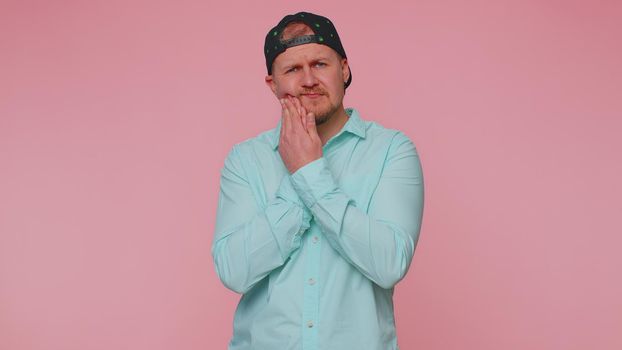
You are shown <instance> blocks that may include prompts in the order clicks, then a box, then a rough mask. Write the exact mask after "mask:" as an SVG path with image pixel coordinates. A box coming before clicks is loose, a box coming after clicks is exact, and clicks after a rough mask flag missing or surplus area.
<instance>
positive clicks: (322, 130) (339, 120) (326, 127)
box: [317, 105, 348, 146]
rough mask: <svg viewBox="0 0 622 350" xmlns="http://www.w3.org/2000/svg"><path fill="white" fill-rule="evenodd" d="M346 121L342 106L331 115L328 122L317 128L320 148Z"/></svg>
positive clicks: (346, 116) (346, 117)
mask: <svg viewBox="0 0 622 350" xmlns="http://www.w3.org/2000/svg"><path fill="white" fill-rule="evenodd" d="M347 121H348V114H347V113H346V111H345V109H344V108H343V105H342V106H341V107H340V108H339V109H338V110H337V111H336V112H335V114H333V115H332V116H331V117H330V118H328V120H327V121H326V122H325V123H323V124H321V125H318V126H317V133H318V135H319V136H320V139H321V140H322V146H323V145H325V144H326V142H328V140H330V138H331V137H333V136H335V135H336V134H337V133H338V132H339V131H341V129H342V128H343V126H344V125H345V124H346V122H347Z"/></svg>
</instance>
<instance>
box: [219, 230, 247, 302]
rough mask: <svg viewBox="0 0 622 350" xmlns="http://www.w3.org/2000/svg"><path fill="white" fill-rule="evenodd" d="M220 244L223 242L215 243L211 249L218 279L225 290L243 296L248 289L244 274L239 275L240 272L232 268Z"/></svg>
mask: <svg viewBox="0 0 622 350" xmlns="http://www.w3.org/2000/svg"><path fill="white" fill-rule="evenodd" d="M221 243H224V242H217V243H216V244H215V245H214V248H213V249H212V258H213V261H214V266H215V267H216V274H217V275H218V279H220V282H222V284H223V285H224V286H225V287H226V288H227V289H229V290H231V291H233V292H235V293H238V294H244V293H246V292H247V291H248V290H249V289H250V286H248V284H247V283H246V280H247V279H246V273H241V271H238V270H236V269H234V268H233V266H232V265H231V264H230V263H229V258H228V256H227V254H226V252H225V251H224V250H225V249H224V246H223V244H221Z"/></svg>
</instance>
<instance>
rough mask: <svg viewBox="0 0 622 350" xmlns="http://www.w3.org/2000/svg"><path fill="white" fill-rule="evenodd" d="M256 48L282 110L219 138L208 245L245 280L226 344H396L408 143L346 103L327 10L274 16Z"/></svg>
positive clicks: (346, 75)
mask: <svg viewBox="0 0 622 350" xmlns="http://www.w3.org/2000/svg"><path fill="white" fill-rule="evenodd" d="M264 54H265V56H266V66H267V70H268V76H267V77H266V78H265V80H266V84H267V85H268V87H269V88H270V89H271V90H272V92H273V93H274V95H275V96H276V97H277V98H278V99H279V101H280V103H281V106H282V117H281V119H280V121H279V124H278V126H277V127H276V128H274V129H272V130H269V131H266V132H263V133H261V134H260V135H258V136H256V137H255V138H252V139H249V140H246V141H244V142H241V143H238V144H236V145H235V146H233V148H232V149H231V151H230V152H229V154H228V156H227V158H226V160H225V164H224V167H223V169H222V172H221V187H220V195H219V200H218V213H217V219H216V230H215V231H216V232H215V237H214V242H213V246H212V255H213V258H214V263H215V265H216V270H217V273H218V276H219V278H220V279H221V281H222V282H223V283H224V285H225V286H227V287H228V288H229V289H231V290H233V291H235V292H237V293H241V294H243V295H242V298H241V300H240V302H239V305H238V307H237V310H236V313H235V318H234V325H233V338H232V339H231V341H230V343H229V349H230V350H250V349H254V350H272V349H275V350H276V349H278V350H285V349H304V350H313V349H323V350H327V349H335V350H350V349H356V350H365V349H369V350H389V349H398V347H397V337H396V332H395V321H394V313H393V299H392V298H393V287H394V286H395V284H396V283H397V282H399V281H400V280H401V279H402V278H403V277H404V275H405V274H406V272H407V270H408V267H409V266H410V263H411V261H412V257H413V253H414V249H415V246H416V243H417V240H418V237H419V230H420V226H421V218H422V213H423V177H422V173H421V166H420V162H419V158H418V155H417V152H416V149H415V147H414V145H413V143H412V142H411V141H410V140H409V139H408V138H407V137H406V136H405V135H404V134H403V133H401V132H399V131H397V130H391V129H386V128H384V127H382V126H380V125H379V124H377V123H374V122H370V121H365V120H363V119H361V118H360V116H359V113H358V112H357V111H356V110H355V109H352V108H348V109H344V107H343V97H344V94H345V89H346V87H347V86H348V85H349V84H350V82H351V81H352V74H351V71H350V66H349V63H348V60H347V57H346V53H345V51H344V49H343V46H342V45H341V41H340V39H339V36H338V35H337V31H336V30H335V27H334V26H333V24H332V22H331V21H330V20H328V19H327V18H325V17H322V16H318V15H315V14H311V13H307V12H300V13H297V14H294V15H288V16H286V17H285V18H283V20H281V21H280V22H279V24H278V25H277V26H276V27H274V28H273V29H272V30H270V32H268V34H267V36H266V40H265V46H264Z"/></svg>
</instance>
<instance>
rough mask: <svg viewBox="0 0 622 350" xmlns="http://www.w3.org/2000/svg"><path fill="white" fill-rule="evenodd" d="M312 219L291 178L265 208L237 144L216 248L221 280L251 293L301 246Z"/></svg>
mask: <svg viewBox="0 0 622 350" xmlns="http://www.w3.org/2000/svg"><path fill="white" fill-rule="evenodd" d="M310 220H311V213H310V212H309V210H308V209H306V207H304V205H303V204H302V202H301V201H300V198H299V197H298V195H297V194H296V192H295V190H294V189H293V187H292V184H291V182H290V179H289V176H284V177H283V179H282V181H281V183H280V186H279V188H278V190H277V192H276V196H275V198H274V199H271V200H270V201H268V202H267V204H266V205H265V207H264V208H260V206H259V205H258V204H257V201H256V199H255V198H254V195H253V191H252V188H251V185H250V184H249V182H248V181H247V179H246V177H245V175H244V171H243V169H242V166H241V163H240V158H239V154H238V151H237V150H236V147H235V146H234V147H233V148H232V150H231V151H230V152H229V154H228V155H227V158H226V159H225V164H224V167H223V169H222V171H221V177H220V193H219V196H218V208H217V214H216V228H215V234H214V241H213V243H212V249H211V252H212V257H213V259H214V265H215V266H216V272H217V274H218V277H219V278H220V280H221V281H222V282H223V284H224V285H225V286H226V287H227V288H229V289H231V290H233V291H235V292H237V293H246V292H247V291H249V290H250V289H251V288H252V287H253V286H254V285H255V284H256V283H257V282H259V281H260V280H262V279H263V278H264V277H265V276H266V275H268V274H269V273H270V272H271V271H272V270H274V269H275V268H277V267H279V266H281V265H283V264H285V262H286V261H287V259H288V258H289V256H290V255H291V254H292V253H293V252H294V251H295V250H296V249H298V248H299V247H300V245H301V236H302V234H303V233H304V232H305V231H306V230H307V229H308V228H309V226H310Z"/></svg>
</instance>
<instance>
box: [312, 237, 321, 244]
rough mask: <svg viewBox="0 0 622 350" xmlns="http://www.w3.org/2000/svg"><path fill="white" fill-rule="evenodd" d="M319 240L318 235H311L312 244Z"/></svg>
mask: <svg viewBox="0 0 622 350" xmlns="http://www.w3.org/2000/svg"><path fill="white" fill-rule="evenodd" d="M319 241H320V237H318V236H313V240H312V242H313V243H314V244H315V243H317V242H319Z"/></svg>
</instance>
